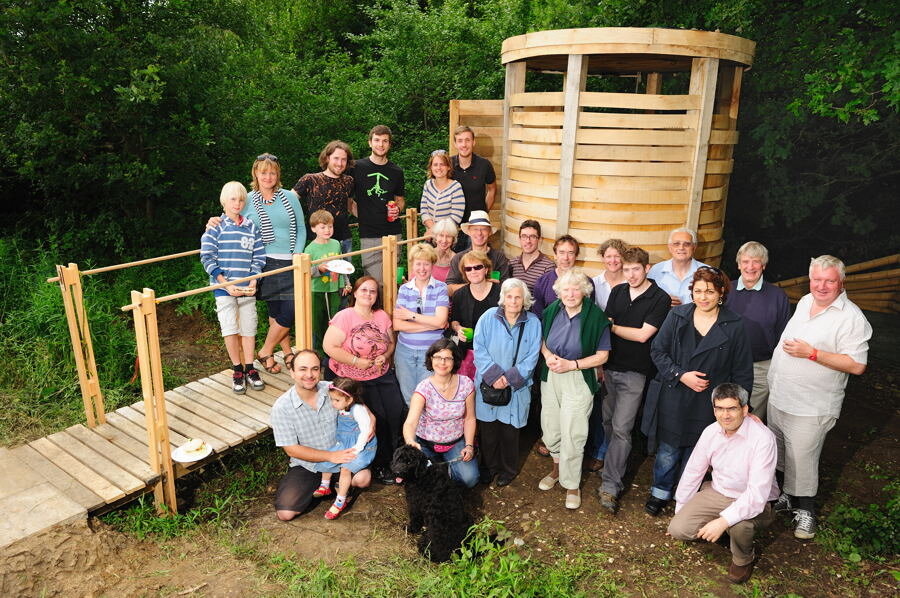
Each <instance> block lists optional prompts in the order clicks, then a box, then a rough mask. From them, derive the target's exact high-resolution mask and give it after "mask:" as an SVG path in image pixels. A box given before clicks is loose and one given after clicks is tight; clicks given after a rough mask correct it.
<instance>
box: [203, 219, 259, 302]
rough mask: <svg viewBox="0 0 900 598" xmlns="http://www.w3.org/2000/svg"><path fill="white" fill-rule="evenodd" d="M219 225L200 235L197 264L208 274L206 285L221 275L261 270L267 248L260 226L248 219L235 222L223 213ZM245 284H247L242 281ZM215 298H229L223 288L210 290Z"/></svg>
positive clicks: (229, 276)
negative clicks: (198, 261)
mask: <svg viewBox="0 0 900 598" xmlns="http://www.w3.org/2000/svg"><path fill="white" fill-rule="evenodd" d="M221 219H222V222H221V223H220V224H219V226H217V227H215V228H211V229H209V230H208V231H206V232H205V233H204V234H203V236H202V237H201V238H200V263H201V264H203V269H204V270H206V273H207V274H209V284H218V282H219V281H218V280H216V277H218V276H219V274H221V275H223V276H224V277H225V278H226V279H228V280H236V279H238V278H244V277H245V276H252V275H253V274H259V273H260V272H262V269H263V266H265V265H266V249H265V246H264V245H263V240H262V235H260V233H259V229H258V228H257V227H256V225H255V224H253V221H252V220H250V219H249V218H242V219H241V223H240V224H238V223H236V222H235V221H234V220H232V219H231V218H228V217H227V216H226V215H225V214H222V216H221ZM245 286H246V283H245ZM213 294H214V295H215V296H216V297H228V292H227V291H226V290H225V289H216V290H215V291H213Z"/></svg>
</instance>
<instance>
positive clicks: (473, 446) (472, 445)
mask: <svg viewBox="0 0 900 598" xmlns="http://www.w3.org/2000/svg"><path fill="white" fill-rule="evenodd" d="M466 446H471V447H472V448H475V445H474V444H467V445H466ZM463 448H465V447H463Z"/></svg>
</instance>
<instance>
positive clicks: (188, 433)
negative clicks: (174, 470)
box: [134, 404, 230, 453]
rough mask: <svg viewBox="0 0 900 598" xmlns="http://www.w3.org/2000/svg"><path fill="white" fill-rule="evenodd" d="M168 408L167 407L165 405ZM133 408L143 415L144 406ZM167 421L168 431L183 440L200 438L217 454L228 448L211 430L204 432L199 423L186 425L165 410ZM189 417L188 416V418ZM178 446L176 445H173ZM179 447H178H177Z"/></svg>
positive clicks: (138, 405)
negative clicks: (176, 434) (175, 433)
mask: <svg viewBox="0 0 900 598" xmlns="http://www.w3.org/2000/svg"><path fill="white" fill-rule="evenodd" d="M166 407H167V408H168V405H166ZM134 408H135V410H136V411H138V412H139V413H143V409H144V406H143V405H141V404H135V405H134ZM166 415H167V419H168V422H169V429H170V430H172V431H174V432H178V433H179V434H181V435H182V436H183V437H185V438H188V439H190V438H201V439H203V440H204V441H206V442H208V443H209V445H210V446H211V447H212V448H213V450H214V451H216V452H217V453H221V452H223V451H224V450H226V449H227V448H229V446H230V445H229V442H228V441H227V440H225V439H223V438H220V437H219V436H218V435H217V434H216V433H214V432H213V431H211V430H206V428H205V427H202V428H201V427H200V426H199V422H198V425H197V426H195V425H193V424H192V423H188V422H186V421H184V420H183V419H182V418H180V417H177V416H176V415H174V414H170V413H168V409H167V414H166ZM188 417H190V416H188ZM173 444H178V443H173ZM179 446H180V445H179Z"/></svg>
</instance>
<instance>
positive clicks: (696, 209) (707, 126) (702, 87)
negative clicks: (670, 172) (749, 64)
mask: <svg viewBox="0 0 900 598" xmlns="http://www.w3.org/2000/svg"><path fill="white" fill-rule="evenodd" d="M718 72H719V60H718V59H717V58H695V59H694V61H693V66H692V67H691V85H690V90H691V93H692V94H696V95H699V96H700V97H701V98H702V100H703V101H702V103H701V105H700V106H699V107H698V109H697V110H696V111H690V112H689V113H688V114H689V115H690V116H691V117H692V118H695V119H696V124H695V125H694V127H695V130H694V132H695V135H694V139H693V147H694V155H693V156H692V158H691V162H692V167H691V170H692V174H691V177H690V183H689V185H688V211H687V220H686V222H685V225H686V226H687V227H689V228H691V229H694V230H697V227H698V226H699V225H700V202H701V199H702V196H703V181H704V177H705V175H706V157H707V153H708V151H709V143H710V130H711V128H712V115H713V105H714V103H715V99H716V81H717V78H718Z"/></svg>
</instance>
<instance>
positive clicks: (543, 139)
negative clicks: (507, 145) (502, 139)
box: [508, 127, 563, 143]
mask: <svg viewBox="0 0 900 598" xmlns="http://www.w3.org/2000/svg"><path fill="white" fill-rule="evenodd" d="M562 134H563V132H562V129H538V128H530V127H512V128H511V129H510V130H509V135H508V136H509V139H510V141H531V142H533V143H562Z"/></svg>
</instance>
